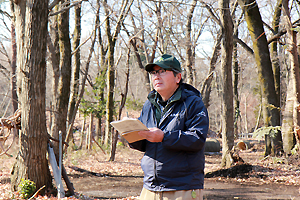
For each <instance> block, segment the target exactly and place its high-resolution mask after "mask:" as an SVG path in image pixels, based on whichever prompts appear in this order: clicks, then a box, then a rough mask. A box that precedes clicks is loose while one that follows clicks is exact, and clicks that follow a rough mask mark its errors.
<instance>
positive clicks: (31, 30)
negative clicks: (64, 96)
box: [11, 0, 52, 191]
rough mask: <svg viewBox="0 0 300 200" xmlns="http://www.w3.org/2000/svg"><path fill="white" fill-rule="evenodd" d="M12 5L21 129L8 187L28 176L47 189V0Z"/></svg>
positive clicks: (48, 186)
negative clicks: (16, 50)
mask: <svg viewBox="0 0 300 200" xmlns="http://www.w3.org/2000/svg"><path fill="white" fill-rule="evenodd" d="M29 4H30V5H29ZM14 7H15V11H16V34H17V48H18V53H17V55H18V58H17V66H18V82H17V84H18V88H19V91H18V95H19V99H20V102H21V109H22V114H21V115H22V118H21V124H22V129H21V134H20V149H19V154H18V156H17V160H16V163H15V164H14V166H13V170H12V177H11V186H12V189H13V190H14V191H16V190H17V189H18V185H19V184H20V181H21V179H29V180H31V181H33V182H35V184H36V187H37V189H39V188H41V187H42V186H46V188H50V187H52V180H51V175H50V170H49V166H48V161H47V158H46V154H47V143H48V134H47V128H46V114H45V112H46V106H45V102H46V101H45V95H46V60H45V57H46V42H47V25H48V1H47V0H46V1H19V3H15V4H14ZM43 191H45V190H43Z"/></svg>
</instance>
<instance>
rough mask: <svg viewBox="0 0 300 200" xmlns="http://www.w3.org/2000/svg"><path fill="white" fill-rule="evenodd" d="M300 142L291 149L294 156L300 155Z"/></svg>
mask: <svg viewBox="0 0 300 200" xmlns="http://www.w3.org/2000/svg"><path fill="white" fill-rule="evenodd" d="M298 152H299V144H296V145H295V147H294V148H293V149H292V150H291V154H292V155H293V156H296V155H299V153H298Z"/></svg>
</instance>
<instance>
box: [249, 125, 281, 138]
mask: <svg viewBox="0 0 300 200" xmlns="http://www.w3.org/2000/svg"><path fill="white" fill-rule="evenodd" d="M280 131H281V126H268V127H262V128H259V129H257V130H256V131H254V132H253V137H254V138H259V139H261V138H264V136H265V135H270V137H272V138H274V137H275V136H276V134H277V133H279V132H280Z"/></svg>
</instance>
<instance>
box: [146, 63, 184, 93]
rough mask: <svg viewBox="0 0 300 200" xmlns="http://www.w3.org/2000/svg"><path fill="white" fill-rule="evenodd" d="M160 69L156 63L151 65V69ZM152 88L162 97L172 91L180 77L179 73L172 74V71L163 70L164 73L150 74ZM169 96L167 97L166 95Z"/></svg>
mask: <svg viewBox="0 0 300 200" xmlns="http://www.w3.org/2000/svg"><path fill="white" fill-rule="evenodd" d="M160 69H162V68H161V67H159V66H158V65H156V66H154V67H153V71H158V70H160ZM151 79H152V84H153V88H154V89H155V90H156V91H157V92H158V93H159V94H160V95H161V96H162V97H163V96H164V95H165V94H168V93H172V94H173V93H174V92H175V90H176V89H177V87H178V83H179V82H180V79H181V73H178V74H177V75H176V76H174V74H173V71H169V70H167V71H165V72H164V73H161V74H159V73H155V74H152V75H151ZM168 98H169V97H168Z"/></svg>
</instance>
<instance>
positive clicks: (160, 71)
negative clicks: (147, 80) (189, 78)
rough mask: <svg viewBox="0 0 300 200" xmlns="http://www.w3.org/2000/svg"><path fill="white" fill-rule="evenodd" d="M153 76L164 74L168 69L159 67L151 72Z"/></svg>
mask: <svg viewBox="0 0 300 200" xmlns="http://www.w3.org/2000/svg"><path fill="white" fill-rule="evenodd" d="M149 73H150V75H151V76H154V75H160V76H163V75H165V74H166V70H165V69H159V70H153V71H151V72H149Z"/></svg>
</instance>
